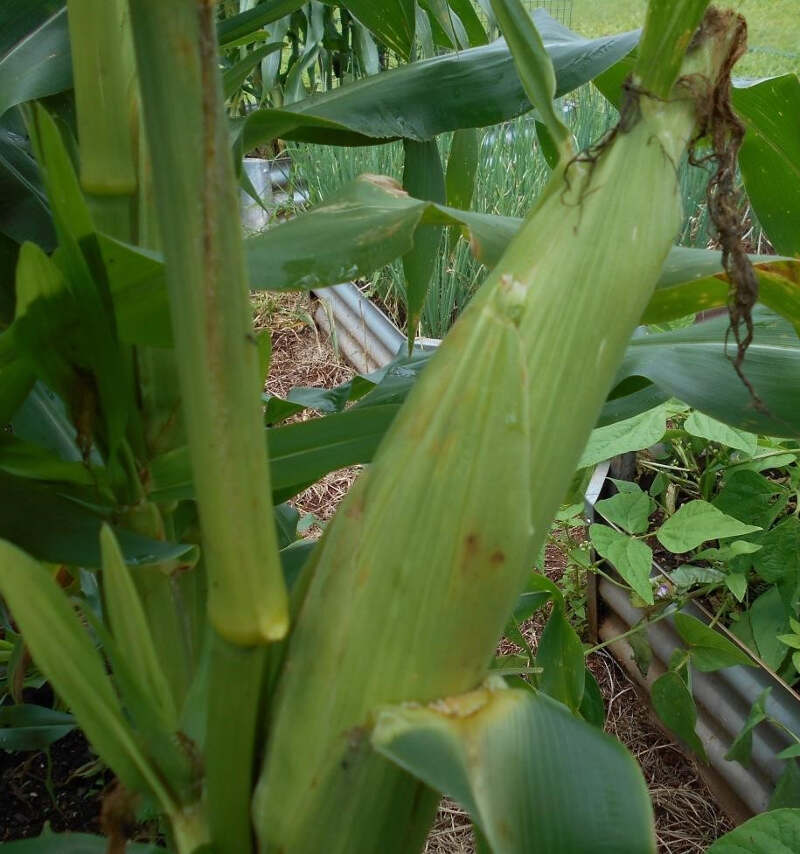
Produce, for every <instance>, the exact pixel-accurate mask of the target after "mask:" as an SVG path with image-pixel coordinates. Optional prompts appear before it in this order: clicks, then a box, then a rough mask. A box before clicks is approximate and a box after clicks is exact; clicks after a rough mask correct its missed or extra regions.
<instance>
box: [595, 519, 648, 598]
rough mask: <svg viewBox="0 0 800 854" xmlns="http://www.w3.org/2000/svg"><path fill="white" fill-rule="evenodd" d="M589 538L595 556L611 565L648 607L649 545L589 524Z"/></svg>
mask: <svg viewBox="0 0 800 854" xmlns="http://www.w3.org/2000/svg"><path fill="white" fill-rule="evenodd" d="M589 537H590V538H591V540H592V545H593V546H594V547H595V549H597V553H598V554H599V555H600V556H601V557H604V558H605V559H606V560H607V561H609V562H610V563H611V564H612V565H613V566H614V568H615V569H616V570H617V572H618V573H619V574H620V575H621V576H622V577H623V578H624V579H625V581H627V582H628V584H630V586H631V588H632V589H633V590H635V591H636V592H637V593H638V594H639V596H641V597H642V599H644V601H645V602H647V604H648V605H652V604H653V587H652V585H651V583H650V573H651V572H652V570H653V550H652V549H651V548H650V546H648V545H647V544H646V543H644V542H642V540H635V539H633V537H629V536H627V535H626V534H621V533H620V532H619V531H615V530H614V529H613V528H609V527H608V526H607V525H590V526H589Z"/></svg>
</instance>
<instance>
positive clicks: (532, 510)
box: [254, 21, 733, 854]
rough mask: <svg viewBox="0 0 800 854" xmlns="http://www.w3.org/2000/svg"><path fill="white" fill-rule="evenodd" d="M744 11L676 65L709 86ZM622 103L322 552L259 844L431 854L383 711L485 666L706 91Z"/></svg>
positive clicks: (660, 239)
mask: <svg viewBox="0 0 800 854" xmlns="http://www.w3.org/2000/svg"><path fill="white" fill-rule="evenodd" d="M732 23H733V22H732V21H729V26H728V27H727V29H726V30H725V31H724V32H722V33H720V32H717V33H716V34H715V36H714V37H713V39H710V40H709V41H708V43H707V44H702V45H699V46H697V47H695V48H694V49H693V51H692V52H691V54H690V55H689V57H688V58H687V59H686V61H685V63H684V66H683V72H684V74H695V73H696V74H703V75H705V78H706V79H710V80H712V81H713V80H715V79H716V75H717V69H718V68H720V67H721V66H722V64H723V62H724V58H725V56H726V55H727V53H728V50H729V43H730V39H731V35H730V31H731V29H732ZM694 80H695V83H694V86H693V92H694V94H695V95H696V94H697V87H698V86H699V85H700V84H699V82H698V81H699V80H700V78H699V77H697V78H694ZM709 85H710V84H709ZM630 97H631V101H630V103H629V104H628V106H627V108H626V109H625V110H624V118H625V121H624V128H621V129H620V131H619V133H618V134H617V135H616V138H615V139H613V140H612V141H611V142H610V143H609V144H608V145H607V146H606V147H604V148H602V149H601V150H599V151H598V152H597V153H596V156H595V157H593V158H591V162H576V163H573V164H572V165H571V166H570V167H569V168H568V170H567V172H566V177H565V178H564V177H561V178H559V179H558V180H557V181H556V182H555V183H554V184H551V186H550V188H549V190H548V193H547V195H546V197H545V198H544V199H543V200H542V202H541V203H540V204H539V206H538V208H537V209H536V210H535V211H534V213H533V214H532V215H531V217H530V218H529V220H528V221H527V223H526V224H525V226H524V227H523V228H522V229H521V231H520V233H519V235H518V237H517V238H516V239H515V240H514V242H513V243H512V245H511V246H510V247H509V249H508V251H507V252H506V254H505V256H504V257H503V258H502V259H501V261H500V263H499V264H498V265H497V267H496V269H495V270H494V272H493V273H492V275H491V276H490V277H489V279H488V280H487V282H486V284H485V286H484V287H483V289H482V290H481V292H480V293H479V294H478V295H477V296H476V298H475V299H474V300H473V302H472V304H471V305H470V307H469V309H468V310H467V311H466V312H465V313H464V315H463V316H462V318H461V319H460V320H459V321H458V322H457V323H456V324H455V326H454V327H453V329H452V330H451V332H450V334H449V335H448V336H447V338H446V340H445V341H444V342H443V344H442V346H441V348H440V350H439V352H438V353H437V354H436V356H435V357H434V358H433V359H432V361H431V364H430V365H429V366H428V367H427V369H426V371H425V373H424V375H423V376H422V377H421V379H420V381H419V383H418V384H417V387H416V388H415V389H414V391H413V393H412V395H411V396H410V397H409V399H408V401H407V403H406V405H405V407H404V408H403V410H402V412H401V413H400V415H399V416H398V418H397V420H396V422H395V423H394V425H393V427H392V429H391V431H390V433H389V434H388V435H387V437H386V438H385V440H384V442H383V444H382V446H381V448H380V449H379V452H378V453H377V455H376V457H375V460H374V462H373V464H372V466H371V467H370V468H369V470H368V471H366V472H365V473H364V474H363V475H362V476H361V478H360V479H359V481H358V482H357V484H356V485H355V487H354V488H353V490H352V491H351V493H350V495H349V496H348V498H347V499H346V500H345V502H344V503H343V505H342V506H341V508H340V509H339V512H338V513H337V515H336V517H335V519H334V521H333V522H332V523H331V525H330V526H329V528H328V530H327V532H326V535H325V538H324V540H323V542H322V543H321V545H320V547H319V548H318V550H317V552H316V553H315V555H314V556H313V557H312V567H311V570H310V571H311V572H313V577H311V580H310V582H309V585H308V589H307V592H306V594H305V598H304V601H303V602H302V605H301V606H300V610H299V614H298V618H297V624H296V627H295V629H294V633H293V635H292V638H291V641H290V645H289V650H288V654H287V658H286V664H285V669H284V673H283V676H282V679H281V682H280V684H279V687H278V693H277V697H276V700H275V703H274V710H275V711H274V715H273V719H272V721H271V730H270V740H269V743H268V746H267V755H266V759H265V762H264V767H263V770H262V775H261V778H260V780H259V783H258V786H257V789H256V794H255V799H254V816H255V826H256V831H257V834H258V837H259V841H260V845H261V851H262V852H278V851H280V852H284V854H301V852H302V854H305V852H315V851H326V852H349V854H352V852H375V851H381V852H395V851H396V852H404V854H405V852H408V851H414V850H419V849H420V848H421V845H422V842H423V840H424V836H425V833H426V831H427V827H428V824H429V822H430V819H431V817H432V810H433V809H434V808H435V804H436V799H437V796H436V795H435V794H433V793H431V792H430V791H428V790H426V789H425V788H424V787H423V786H422V785H421V784H420V783H418V782H416V781H415V780H413V779H412V778H411V777H409V776H408V775H406V774H405V773H404V772H402V771H400V770H399V769H397V768H395V767H393V766H392V765H391V764H389V763H388V762H386V761H384V760H383V759H382V758H380V757H378V756H376V755H375V754H374V753H373V752H372V751H371V748H370V746H369V732H370V728H371V724H372V719H373V718H372V716H373V714H374V712H375V710H376V709H377V707H379V706H381V705H383V704H395V703H400V702H404V701H417V702H420V703H425V702H430V701H433V700H435V699H436V698H439V697H445V696H449V695H453V694H458V693H461V692H464V691H468V690H470V689H473V688H475V687H476V686H477V685H479V684H480V683H481V681H482V679H483V678H484V677H485V674H486V672H487V668H488V666H489V662H490V660H491V658H492V655H493V652H494V649H495V646H496V643H497V641H498V638H499V637H500V635H501V633H502V631H503V627H504V625H505V623H506V621H507V619H508V616H509V612H510V610H511V605H512V604H513V603H514V601H515V598H516V595H517V594H518V592H519V590H520V589H521V588H522V586H523V584H524V581H525V578H526V576H527V573H528V572H529V571H530V567H531V565H532V560H533V557H534V555H535V554H536V552H537V549H538V548H539V547H540V545H541V543H542V542H543V540H544V537H545V534H546V531H547V528H548V525H549V523H550V520H551V518H552V516H553V515H554V513H555V511H556V509H557V507H558V504H559V502H560V500H561V498H562V497H563V495H564V494H565V492H566V489H567V487H568V485H569V481H570V478H571V477H572V475H573V472H574V469H575V466H576V464H577V462H578V459H579V457H580V454H581V452H582V450H583V447H584V445H585V442H586V439H587V437H588V435H589V433H590V431H591V429H592V426H593V424H594V422H595V419H596V416H597V413H598V412H599V410H600V407H601V406H602V404H603V401H604V399H605V397H606V394H607V392H608V390H609V387H610V385H611V383H612V381H613V377H614V374H615V371H616V369H617V366H618V365H619V363H620V361H621V359H622V356H623V352H624V349H625V347H626V344H627V342H628V340H629V338H630V336H631V334H632V332H633V330H634V328H635V326H636V325H637V323H638V322H639V318H640V317H641V315H642V311H643V309H644V307H645V306H646V304H647V302H648V300H649V298H650V295H651V292H652V289H653V287H654V285H655V282H656V280H657V277H658V274H659V271H660V269H661V265H662V262H663V260H664V258H665V257H666V254H667V252H668V250H669V248H670V245H671V243H672V241H673V238H674V237H675V235H676V234H677V232H678V228H679V224H680V195H679V188H678V183H677V169H676V164H677V163H678V161H679V159H680V157H681V155H682V153H683V151H684V149H685V147H686V145H687V143H688V142H689V141H690V139H691V138H692V136H693V135H694V133H695V124H696V114H695V101H694V96H693V95H691V94H690V92H689V90H688V89H687V88H685V87H676V88H675V89H674V90H673V94H672V97H671V98H669V99H658V98H654V97H650V96H647V95H644V94H641V93H637V92H636V91H632V93H631V96H630ZM567 354H568V355H569V357H568V358H567Z"/></svg>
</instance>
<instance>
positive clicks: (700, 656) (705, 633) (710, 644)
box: [675, 613, 755, 673]
mask: <svg viewBox="0 0 800 854" xmlns="http://www.w3.org/2000/svg"><path fill="white" fill-rule="evenodd" d="M675 628H676V629H677V630H678V634H679V635H680V636H681V637H682V638H683V641H684V643H685V644H687V646H688V647H689V650H690V652H691V653H692V664H693V665H694V666H695V667H696V668H697V669H698V670H702V671H703V672H704V673H708V672H711V671H713V670H720V669H721V668H723V667H734V666H735V665H742V666H744V667H754V666H755V662H754V661H753V659H752V658H751V657H750V656H749V655H747V654H746V653H744V652H743V651H742V650H741V649H739V647H738V646H736V645H735V644H734V643H732V642H731V641H729V640H728V639H727V638H726V637H724V636H723V635H721V634H720V633H719V632H717V631H715V630H714V629H712V628H709V627H708V626H707V625H706V624H705V623H702V622H701V621H700V620H698V619H696V618H695V617H691V616H689V615H688V614H680V613H678V614H675Z"/></svg>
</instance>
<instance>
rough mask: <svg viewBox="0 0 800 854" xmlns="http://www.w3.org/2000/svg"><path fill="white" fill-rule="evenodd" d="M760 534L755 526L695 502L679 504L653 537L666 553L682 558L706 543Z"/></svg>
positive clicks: (711, 505) (710, 506)
mask: <svg viewBox="0 0 800 854" xmlns="http://www.w3.org/2000/svg"><path fill="white" fill-rule="evenodd" d="M760 530H761V528H760V527H759V526H758V525H746V524H745V523H744V522H740V521H739V520H738V519H734V517H733V516H728V515H727V514H726V513H723V512H722V511H721V510H717V508H716V507H714V505H713V504H709V503H708V502H707V501H701V500H699V499H698V500H695V501H688V502H687V503H686V504H682V505H681V506H680V507H679V508H678V510H677V512H676V513H675V514H674V515H672V516H670V517H669V519H667V521H666V522H664V524H663V525H662V526H661V527H660V528H659V529H658V532H657V534H656V536H657V537H658V541H659V542H660V543H661V545H662V546H664V548H665V549H668V550H669V551H671V552H673V553H674V554H682V553H683V552H688V551H691V550H692V549H695V548H697V547H698V546H699V545H701V544H702V543H704V542H706V541H708V540H718V539H722V538H725V537H741V536H743V535H745V534H752V533H754V532H756V531H760Z"/></svg>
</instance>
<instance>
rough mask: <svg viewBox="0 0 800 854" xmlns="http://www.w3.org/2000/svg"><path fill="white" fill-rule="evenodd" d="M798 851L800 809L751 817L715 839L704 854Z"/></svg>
mask: <svg viewBox="0 0 800 854" xmlns="http://www.w3.org/2000/svg"><path fill="white" fill-rule="evenodd" d="M795 851H800V809H777V810H773V811H771V812H765V813H762V814H761V815H757V816H756V817H755V818H751V819H750V821H746V822H745V823H744V824H741V825H739V827H736V828H734V829H733V830H731V831H730V832H729V833H726V834H725V836H723V837H721V838H720V839H718V840H717V841H716V842H715V843H714V844H713V845H712V846H711V847H710V848H709V849H708V850H707V852H706V854H745V852H746V854H793V852H795Z"/></svg>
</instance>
